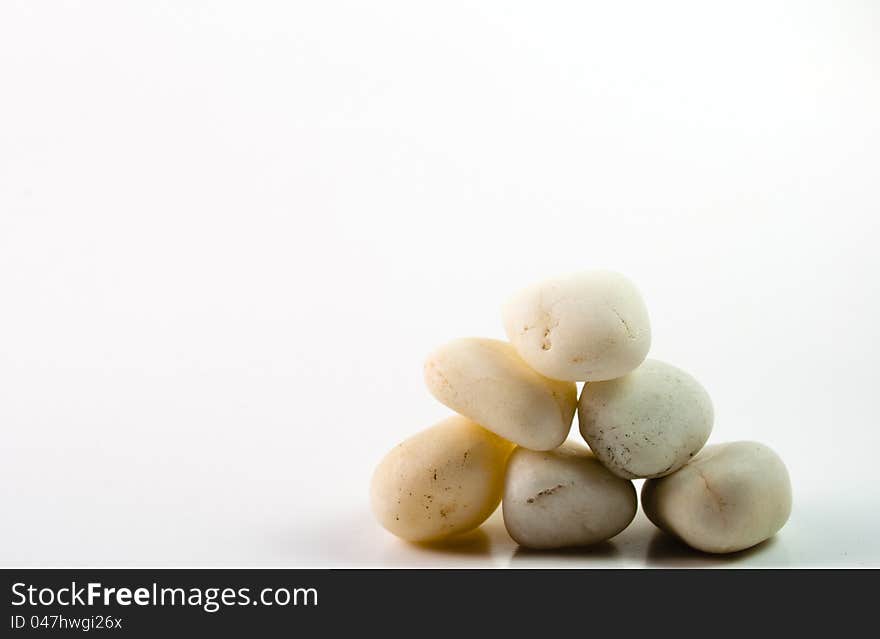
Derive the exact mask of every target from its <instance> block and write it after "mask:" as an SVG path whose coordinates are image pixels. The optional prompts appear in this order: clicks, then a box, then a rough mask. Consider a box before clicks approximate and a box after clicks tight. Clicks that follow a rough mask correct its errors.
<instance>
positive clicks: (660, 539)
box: [274, 508, 797, 568]
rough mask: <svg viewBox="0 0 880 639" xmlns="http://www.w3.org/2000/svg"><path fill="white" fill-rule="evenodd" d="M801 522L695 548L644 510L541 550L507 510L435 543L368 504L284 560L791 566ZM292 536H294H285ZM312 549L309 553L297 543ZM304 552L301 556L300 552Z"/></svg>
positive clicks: (305, 536)
mask: <svg viewBox="0 0 880 639" xmlns="http://www.w3.org/2000/svg"><path fill="white" fill-rule="evenodd" d="M795 527H796V523H795V522H790V523H789V525H788V526H787V527H786V529H785V530H783V532H782V534H781V535H778V536H777V537H774V538H772V539H770V540H768V541H766V542H764V543H762V544H759V545H757V546H755V547H753V548H749V549H747V550H743V551H741V552H737V553H731V554H729V555H712V554H708V553H703V552H700V551H697V550H694V549H692V548H690V547H688V546H686V545H685V544H683V543H682V542H680V541H678V540H676V539H675V538H674V537H671V536H669V535H667V534H666V533H663V532H661V531H660V530H658V529H657V528H656V527H655V526H654V525H653V524H652V523H651V522H649V521H648V519H647V518H646V517H645V516H644V514H643V513H642V512H639V513H638V514H637V515H636V518H635V519H634V520H633V522H632V523H631V524H630V525H629V527H627V528H626V530H624V531H623V532H621V533H620V534H619V535H617V536H616V537H614V538H612V539H610V540H608V541H604V542H601V543H599V544H595V545H593V546H586V547H582V548H564V549H555V550H535V549H530V548H524V547H522V546H518V545H517V544H516V542H514V541H513V540H512V539H511V538H510V536H509V535H508V534H507V530H506V529H505V528H504V521H503V518H502V515H501V509H500V508H499V509H498V511H496V512H495V514H493V515H492V516H491V517H490V518H489V519H488V520H486V521H485V522H484V523H483V525H482V526H480V527H479V528H477V529H476V530H473V531H470V532H468V533H465V534H463V535H458V536H455V537H451V538H449V539H446V540H442V541H437V542H432V543H410V542H406V541H403V540H401V539H397V538H396V537H394V536H393V535H391V534H389V533H388V532H386V531H385V530H384V529H382V528H381V526H379V525H378V524H376V522H375V521H374V520H373V518H372V516H371V515H370V513H369V512H368V511H366V510H364V511H361V512H356V513H351V514H350V515H349V516H348V517H340V518H335V519H334V520H333V521H332V522H325V523H324V524H323V525H322V526H320V527H317V528H310V529H308V531H302V530H301V531H299V534H297V535H296V536H295V537H293V535H291V537H292V538H290V539H288V540H287V542H286V543H285V544H284V545H276V546H275V547H274V553H275V554H279V553H280V554H283V555H284V559H283V560H282V561H281V562H280V563H281V564H282V565H291V564H292V563H293V562H294V561H295V563H296V565H298V566H308V565H316V566H324V567H326V566H331V567H335V566H340V567H345V566H349V567H350V566H370V567H387V568H394V567H416V568H418V567H422V568H440V567H443V568H454V567H493V566H510V567H513V568H615V567H657V568H672V567H680V568H700V567H710V568H721V567H751V566H788V565H791V558H790V556H789V555H790V553H791V552H792V548H793V546H796V541H797V533H794V534H792V533H793V532H794V531H793V529H794V528H795ZM285 537H286V535H285ZM303 547H307V548H308V549H309V553H308V556H307V557H303V556H302V555H299V556H296V555H294V549H301V548H303ZM295 557H296V558H295Z"/></svg>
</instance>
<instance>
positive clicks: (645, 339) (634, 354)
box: [502, 271, 651, 381]
mask: <svg viewBox="0 0 880 639" xmlns="http://www.w3.org/2000/svg"><path fill="white" fill-rule="evenodd" d="M502 315H503V319H504V329H505V331H506V332H507V337H508V339H509V340H510V342H511V343H512V344H513V346H514V347H515V348H516V351H517V352H518V353H519V354H520V356H521V357H522V358H523V359H524V360H525V361H526V362H528V364H529V365H530V366H531V367H532V368H534V369H535V370H536V371H538V372H539V373H541V374H542V375H546V376H547V377H552V378H553V379H564V380H569V381H599V380H606V379H614V378H615V377H620V376H621V375H625V374H626V373H628V372H630V371H631V370H633V369H634V368H635V367H636V366H638V365H639V364H641V363H642V360H644V359H645V356H646V355H647V354H648V349H649V348H650V346H651V326H650V322H649V320H648V311H647V309H646V308H645V303H644V302H643V301H642V296H641V295H640V294H639V291H638V290H637V289H636V287H635V286H634V285H633V283H632V282H630V281H629V280H628V279H627V278H626V277H624V276H623V275H620V274H619V273H614V272H611V271H586V272H583V273H577V274H575V275H570V276H567V277H560V278H556V279H552V280H547V281H544V282H541V283H538V284H534V285H532V286H530V287H528V288H526V289H524V290H522V291H520V292H519V293H517V294H516V295H514V296H513V297H512V298H511V299H510V300H509V301H508V302H507V303H506V304H505V305H504V308H503V311H502Z"/></svg>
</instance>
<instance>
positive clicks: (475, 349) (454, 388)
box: [425, 337, 577, 450]
mask: <svg viewBox="0 0 880 639" xmlns="http://www.w3.org/2000/svg"><path fill="white" fill-rule="evenodd" d="M425 384H426V385H427V386H428V390H430V391H431V394H432V395H434V397H436V398H437V399H438V400H440V401H441V402H442V403H444V404H446V405H447V406H449V407H450V408H451V409H452V410H454V411H456V412H458V413H461V414H462V415H464V416H466V417H469V418H471V419H473V420H474V421H475V422H477V423H478V424H480V425H481V426H483V427H485V428H488V429H489V430H491V431H492V432H494V433H496V434H498V435H500V436H501V437H504V438H505V439H508V440H510V441H512V442H514V443H516V444H519V445H520V446H525V447H526V448H531V449H534V450H551V449H553V448H556V447H557V446H559V445H560V444H561V443H562V442H564V441H565V438H566V437H567V436H568V432H569V431H570V430H571V422H572V420H573V419H574V412H575V409H576V407H577V387H576V385H575V384H574V383H573V382H563V381H559V380H555V379H549V378H547V377H544V376H543V375H540V374H539V373H536V372H535V371H534V370H532V369H531V368H529V366H528V365H527V364H526V363H525V362H524V361H523V360H522V359H521V358H520V357H519V355H517V354H516V351H515V350H514V349H513V347H512V346H511V345H510V344H508V343H507V342H502V341H499V340H495V339H483V338H477V337H468V338H462V339H457V340H453V341H452V342H449V343H447V344H444V345H443V346H441V347H439V348H437V349H436V350H435V351H434V352H433V353H431V355H430V356H429V357H428V359H427V360H426V362H425Z"/></svg>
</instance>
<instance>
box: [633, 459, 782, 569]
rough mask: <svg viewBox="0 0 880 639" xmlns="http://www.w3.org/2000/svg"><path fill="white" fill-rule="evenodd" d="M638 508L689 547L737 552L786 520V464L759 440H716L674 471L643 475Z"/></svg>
mask: <svg viewBox="0 0 880 639" xmlns="http://www.w3.org/2000/svg"><path fill="white" fill-rule="evenodd" d="M642 508H644V510H645V514H646V515H647V516H648V519H650V520H651V521H652V522H654V524H655V525H656V526H658V527H659V528H661V529H662V530H664V531H666V532H667V533H669V534H671V535H674V536H676V537H678V538H679V539H681V540H682V541H683V542H684V543H686V544H687V545H689V546H691V547H693V548H696V549H698V550H702V551H705V552H711V553H728V552H736V551H738V550H744V549H746V548H750V547H751V546H754V545H755V544H759V543H761V542H762V541H764V540H766V539H769V538H770V537H772V536H773V535H775V534H776V533H777V531H779V529H780V528H782V526H783V525H785V522H786V521H787V520H788V516H789V514H790V513H791V482H790V481H789V478H788V471H787V470H786V468H785V464H783V463H782V460H781V459H780V458H779V456H778V455H777V454H776V453H774V452H773V451H772V450H770V449H769V448H767V447H766V446H764V445H763V444H758V443H756V442H732V443H728V444H716V445H714V446H707V447H706V448H705V449H703V451H702V452H701V453H700V454H699V455H697V456H696V457H695V458H694V459H693V461H691V462H690V463H689V464H687V465H686V466H685V467H684V468H682V469H681V470H679V471H678V472H676V473H673V474H672V475H668V476H666V477H662V478H660V479H649V480H647V481H646V482H645V484H644V486H643V487H642Z"/></svg>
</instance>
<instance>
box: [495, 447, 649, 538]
mask: <svg viewBox="0 0 880 639" xmlns="http://www.w3.org/2000/svg"><path fill="white" fill-rule="evenodd" d="M501 503H502V511H503V513H504V525H505V526H506V527H507V532H508V533H509V534H510V536H511V537H513V539H514V540H515V541H516V542H517V543H518V544H520V545H522V546H526V547H528V548H564V547H568V546H587V545H589V544H595V543H598V542H600V541H604V540H606V539H609V538H611V537H613V536H614V535H616V534H617V533H619V532H620V531H622V530H623V529H624V528H626V527H627V526H628V525H629V523H630V522H631V521H632V520H633V517H635V514H636V490H635V488H634V487H633V485H632V482H630V481H627V480H625V479H621V478H620V477H616V476H615V475H613V474H611V473H610V472H608V470H607V469H606V468H605V467H604V466H603V465H602V464H601V463H600V462H599V460H597V459H596V458H595V457H594V456H593V455H592V454H591V453H590V452H589V451H588V450H587V449H586V448H585V447H583V446H579V445H577V444H571V443H566V444H564V445H563V446H562V447H560V448H558V449H557V450H553V451H547V452H538V451H533V450H527V449H525V448H517V449H516V450H514V451H513V454H511V456H510V460H509V461H508V463H507V473H506V475H505V478H504V499H503V500H502V502H501Z"/></svg>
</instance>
